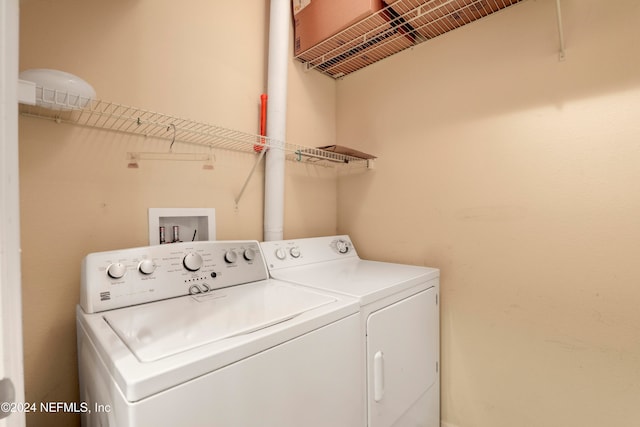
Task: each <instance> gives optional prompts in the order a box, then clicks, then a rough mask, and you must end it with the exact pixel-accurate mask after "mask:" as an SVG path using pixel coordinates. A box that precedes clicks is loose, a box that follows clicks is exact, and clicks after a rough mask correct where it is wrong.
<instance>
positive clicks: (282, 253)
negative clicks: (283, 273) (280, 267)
mask: <svg viewBox="0 0 640 427" xmlns="http://www.w3.org/2000/svg"><path fill="white" fill-rule="evenodd" d="M286 257H287V252H286V251H285V250H284V249H283V248H278V249H276V258H278V259H279V260H284V259H285V258H286Z"/></svg>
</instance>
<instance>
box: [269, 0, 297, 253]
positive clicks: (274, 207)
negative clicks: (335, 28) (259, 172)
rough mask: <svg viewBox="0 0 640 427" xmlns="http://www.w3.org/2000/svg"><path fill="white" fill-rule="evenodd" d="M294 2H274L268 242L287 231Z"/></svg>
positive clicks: (270, 89) (272, 13) (272, 14)
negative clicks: (286, 144) (289, 75)
mask: <svg viewBox="0 0 640 427" xmlns="http://www.w3.org/2000/svg"><path fill="white" fill-rule="evenodd" d="M290 20H291V0H271V11H270V18H269V59H268V62H269V65H268V71H267V72H268V75H267V95H268V96H269V101H268V103H267V136H268V137H269V138H270V143H271V148H270V149H269V151H268V152H267V154H266V160H265V179H264V181H265V183H264V240H265V241H270V240H282V239H283V228H284V162H285V159H284V157H285V153H284V141H285V139H286V138H285V134H286V126H287V68H288V65H289V44H290V43H289V42H290V41H289V25H290Z"/></svg>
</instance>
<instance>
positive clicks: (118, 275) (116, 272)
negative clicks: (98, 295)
mask: <svg viewBox="0 0 640 427" xmlns="http://www.w3.org/2000/svg"><path fill="white" fill-rule="evenodd" d="M126 272H127V267H125V265H124V264H123V263H121V262H114V263H113V264H111V265H110V266H109V267H107V275H108V276H109V277H111V278H112V279H122V278H123V277H124V275H125V273H126Z"/></svg>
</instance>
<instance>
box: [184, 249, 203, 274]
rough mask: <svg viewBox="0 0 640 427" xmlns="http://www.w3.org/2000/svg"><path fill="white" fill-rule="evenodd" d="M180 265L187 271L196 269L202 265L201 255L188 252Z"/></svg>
mask: <svg viewBox="0 0 640 427" xmlns="http://www.w3.org/2000/svg"><path fill="white" fill-rule="evenodd" d="M182 265H184V268H186V269H187V270H189V271H198V270H200V267H202V257H201V256H200V254H197V253H195V252H189V253H188V254H187V255H186V256H185V257H184V259H183V260H182Z"/></svg>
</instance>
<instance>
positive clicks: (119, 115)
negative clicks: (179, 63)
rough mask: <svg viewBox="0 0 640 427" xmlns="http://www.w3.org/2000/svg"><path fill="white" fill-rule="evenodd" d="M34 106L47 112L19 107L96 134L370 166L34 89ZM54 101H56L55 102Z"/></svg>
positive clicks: (355, 159)
mask: <svg viewBox="0 0 640 427" xmlns="http://www.w3.org/2000/svg"><path fill="white" fill-rule="evenodd" d="M36 90H37V93H36V102H37V103H42V99H43V98H44V99H45V100H46V101H45V102H44V105H46V106H47V107H44V106H40V105H27V104H20V114H21V115H22V116H25V117H35V118H39V119H46V120H52V121H55V122H56V123H68V124H72V125H77V126H84V127H89V128H97V129H102V130H107V131H113V132H120V133H125V134H130V135H139V136H145V137H152V138H158V139H164V140H168V141H171V142H172V143H171V145H173V143H174V142H181V143H187V144H196V145H202V146H208V147H211V148H215V149H222V150H231V151H236V152H243V153H253V154H255V153H261V152H262V151H263V150H268V149H282V150H284V151H285V155H286V158H287V159H288V160H291V161H296V162H303V161H304V162H312V163H318V164H321V165H323V166H333V165H337V164H352V163H360V164H363V165H366V162H367V160H366V159H362V158H359V157H354V156H350V155H345V154H340V153H335V152H331V151H327V150H322V149H318V148H309V147H304V146H301V145H294V144H288V143H285V142H283V141H276V140H273V139H270V138H267V137H264V136H260V135H254V134H249V133H246V132H240V131H236V130H231V129H226V128H223V127H220V126H215V125H211V124H207V123H202V122H198V121H194V120H190V119H183V118H178V117H174V116H170V115H167V114H162V113H156V112H152V111H148V110H143V109H140V108H136V107H129V106H126V105H120V104H116V103H112V102H106V101H102V100H95V99H89V98H83V97H79V96H73V95H71V96H70V95H69V94H65V93H60V92H58V91H54V90H50V89H47V88H41V87H37V88H36ZM51 100H54V101H53V102H52V101H51Z"/></svg>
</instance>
